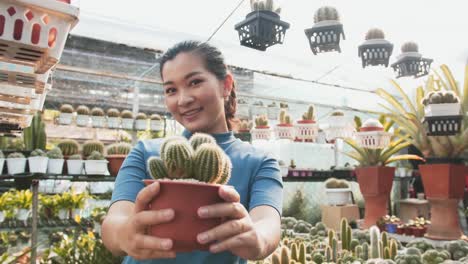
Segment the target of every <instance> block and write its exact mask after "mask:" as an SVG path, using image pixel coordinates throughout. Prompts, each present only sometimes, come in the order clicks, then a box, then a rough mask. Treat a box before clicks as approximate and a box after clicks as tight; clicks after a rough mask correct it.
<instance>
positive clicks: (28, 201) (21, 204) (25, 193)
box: [12, 190, 32, 209]
mask: <svg viewBox="0 0 468 264" xmlns="http://www.w3.org/2000/svg"><path fill="white" fill-rule="evenodd" d="M12 195H13V196H12V197H14V205H15V207H16V208H18V209H30V208H31V206H32V192H31V191H30V190H21V191H15V192H13V193H12Z"/></svg>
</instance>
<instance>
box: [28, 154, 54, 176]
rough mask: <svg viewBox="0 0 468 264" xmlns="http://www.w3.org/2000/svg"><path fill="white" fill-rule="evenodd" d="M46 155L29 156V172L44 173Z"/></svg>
mask: <svg viewBox="0 0 468 264" xmlns="http://www.w3.org/2000/svg"><path fill="white" fill-rule="evenodd" d="M48 161H49V158H48V157H29V158H28V162H29V172H31V173H46V172H47V163H48Z"/></svg>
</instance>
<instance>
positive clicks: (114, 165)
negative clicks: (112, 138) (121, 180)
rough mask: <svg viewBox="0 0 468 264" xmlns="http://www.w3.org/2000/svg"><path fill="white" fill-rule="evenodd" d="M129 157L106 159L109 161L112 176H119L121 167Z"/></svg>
mask: <svg viewBox="0 0 468 264" xmlns="http://www.w3.org/2000/svg"><path fill="white" fill-rule="evenodd" d="M125 157H127V155H108V156H106V159H107V160H108V161H109V173H110V175H111V176H117V174H118V173H119V170H120V167H122V163H123V162H124V160H125Z"/></svg>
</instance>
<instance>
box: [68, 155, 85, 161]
mask: <svg viewBox="0 0 468 264" xmlns="http://www.w3.org/2000/svg"><path fill="white" fill-rule="evenodd" d="M68 159H69V160H81V159H83V158H82V157H81V154H75V155H71V156H70V157H68Z"/></svg>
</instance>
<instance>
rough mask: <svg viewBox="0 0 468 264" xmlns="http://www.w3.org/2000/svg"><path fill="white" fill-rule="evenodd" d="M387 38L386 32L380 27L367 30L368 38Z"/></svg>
mask: <svg viewBox="0 0 468 264" xmlns="http://www.w3.org/2000/svg"><path fill="white" fill-rule="evenodd" d="M371 39H385V33H384V32H383V31H382V30H381V29H379V28H371V29H369V31H367V34H366V40H371Z"/></svg>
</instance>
